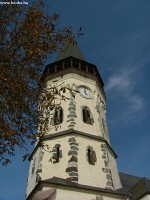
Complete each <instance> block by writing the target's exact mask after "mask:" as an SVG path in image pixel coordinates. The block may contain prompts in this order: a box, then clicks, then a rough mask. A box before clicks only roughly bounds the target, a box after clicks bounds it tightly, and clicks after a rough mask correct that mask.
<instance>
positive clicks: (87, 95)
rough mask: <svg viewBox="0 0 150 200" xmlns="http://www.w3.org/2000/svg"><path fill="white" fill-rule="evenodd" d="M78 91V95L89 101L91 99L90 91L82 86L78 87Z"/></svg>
mask: <svg viewBox="0 0 150 200" xmlns="http://www.w3.org/2000/svg"><path fill="white" fill-rule="evenodd" d="M78 91H79V92H80V94H81V95H82V96H83V97H85V98H87V99H91V98H92V92H91V90H90V89H88V88H86V87H84V86H79V87H78Z"/></svg>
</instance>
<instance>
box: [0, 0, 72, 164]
mask: <svg viewBox="0 0 150 200" xmlns="http://www.w3.org/2000/svg"><path fill="white" fill-rule="evenodd" d="M58 22H59V15H58V14H55V13H54V14H48V12H45V7H44V4H43V1H41V0H38V1H36V2H34V3H33V4H32V5H30V6H28V7H26V6H23V5H20V6H19V5H1V7H0V28H1V31H0V162H1V163H2V164H3V165H6V164H7V163H9V162H10V156H13V155H15V147H16V146H18V147H20V148H22V147H25V146H26V141H28V140H31V143H32V144H33V143H34V142H35V138H36V137H37V134H38V137H43V133H42V132H37V126H39V125H40V123H42V124H44V123H45V126H44V127H46V124H47V121H46V120H45V119H44V120H43V113H42V112H40V110H41V111H42V110H43V109H44V108H42V109H40V110H39V111H38V109H37V107H38V99H39V101H41V102H43V101H45V100H47V102H48V105H47V104H45V105H47V107H49V112H50V110H52V109H53V108H54V106H55V99H56V98H58V97H59V98H60V99H65V96H64V94H63V92H64V90H65V88H62V87H60V88H61V89H58V87H57V83H55V84H54V85H53V86H52V87H51V88H50V89H49V91H45V92H43V91H44V88H45V83H43V82H41V80H40V77H41V73H42V71H43V66H44V63H45V61H46V59H47V58H48V57H49V56H51V54H52V53H54V52H56V51H57V50H58V49H59V50H64V49H63V46H64V44H65V43H66V42H67V41H68V40H69V42H72V43H74V42H75V38H74V37H72V35H71V34H70V31H71V30H70V28H69V27H63V28H61V29H60V28H59V27H58ZM68 89H69V90H70V88H68ZM49 112H48V114H49ZM25 148H26V147H25Z"/></svg>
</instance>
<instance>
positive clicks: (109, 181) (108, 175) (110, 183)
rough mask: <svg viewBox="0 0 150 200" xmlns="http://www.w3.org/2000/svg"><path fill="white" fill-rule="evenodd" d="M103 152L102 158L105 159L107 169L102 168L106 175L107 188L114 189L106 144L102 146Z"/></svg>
mask: <svg viewBox="0 0 150 200" xmlns="http://www.w3.org/2000/svg"><path fill="white" fill-rule="evenodd" d="M101 150H102V152H103V155H102V158H103V159H104V164H105V168H102V170H103V172H104V173H106V179H107V183H106V188H107V189H113V179H112V175H111V170H110V169H109V157H108V154H107V149H106V145H105V144H101Z"/></svg>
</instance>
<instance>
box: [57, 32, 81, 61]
mask: <svg viewBox="0 0 150 200" xmlns="http://www.w3.org/2000/svg"><path fill="white" fill-rule="evenodd" d="M70 34H71V36H72V32H71V33H70ZM72 37H73V36H72ZM64 49H66V50H65V51H64V52H63V51H60V52H59V54H58V56H57V58H56V61H59V60H62V59H64V58H68V57H70V56H72V57H75V58H78V59H80V60H83V61H85V59H84V56H83V54H82V52H81V50H80V49H79V47H78V45H77V43H75V44H72V43H70V44H68V43H67V44H65V45H64Z"/></svg>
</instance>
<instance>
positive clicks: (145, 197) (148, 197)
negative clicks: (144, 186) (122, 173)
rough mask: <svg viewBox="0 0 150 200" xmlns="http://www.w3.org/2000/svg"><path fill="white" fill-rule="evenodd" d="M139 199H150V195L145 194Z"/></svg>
mask: <svg viewBox="0 0 150 200" xmlns="http://www.w3.org/2000/svg"><path fill="white" fill-rule="evenodd" d="M139 200H150V195H145V196H143V197H142V198H140V199H139Z"/></svg>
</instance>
